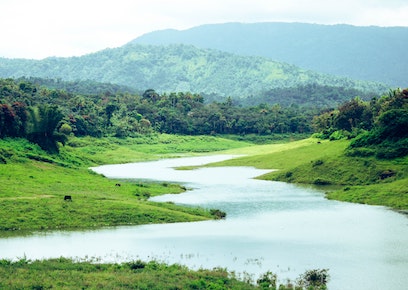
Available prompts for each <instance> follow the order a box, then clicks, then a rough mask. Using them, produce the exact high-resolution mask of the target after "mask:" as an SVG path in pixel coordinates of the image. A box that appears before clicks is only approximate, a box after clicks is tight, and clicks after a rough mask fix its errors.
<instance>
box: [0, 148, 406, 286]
mask: <svg viewBox="0 0 408 290" xmlns="http://www.w3.org/2000/svg"><path fill="white" fill-rule="evenodd" d="M226 158H231V156H224V155H214V156H206V157H186V158H176V159H164V160H160V161H154V162H143V163H131V164H122V165H107V166H100V167H96V168H93V170H94V171H96V172H98V173H102V174H104V175H105V176H107V177H111V178H135V179H150V180H160V181H171V182H181V183H183V184H184V185H185V186H186V187H187V188H189V189H191V190H189V191H187V192H185V193H182V194H178V195H163V196H159V197H156V198H153V199H152V200H154V201H160V202H161V201H172V202H175V203H178V204H184V205H188V206H202V207H206V208H218V209H221V210H223V211H225V212H227V219H225V220H219V221H205V222H195V223H175V224H164V225H144V226H128V227H117V228H107V229H101V230H96V231H81V232H51V233H38V234H35V235H33V236H28V237H12V238H3V239H0V258H8V259H15V258H21V257H24V256H25V257H27V258H28V259H41V258H50V257H60V256H65V257H74V258H78V259H92V258H97V259H98V260H100V261H103V262H122V261H126V260H134V259H143V260H150V259H155V260H159V261H163V262H167V263H180V264H184V265H187V266H189V267H191V268H194V269H197V268H200V267H204V268H213V267H226V268H228V270H230V271H235V272H236V273H244V272H245V273H248V274H250V275H253V276H254V278H257V277H258V275H259V274H261V273H265V272H266V271H268V270H270V271H272V272H274V273H276V274H278V277H279V278H280V279H281V281H285V279H286V278H290V279H295V278H297V277H298V276H299V274H301V273H303V272H304V271H305V270H308V269H316V268H327V269H329V274H330V276H331V280H330V282H329V284H328V286H329V289H406V287H407V285H408V275H407V273H408V247H407V245H408V219H407V217H406V216H404V215H401V214H398V213H396V212H393V211H391V210H388V209H386V208H383V207H374V206H366V205H358V204H350V203H342V202H337V201H330V200H327V199H325V198H324V192H322V191H319V190H317V189H313V188H310V187H302V186H296V185H292V184H287V183H281V182H270V181H262V180H255V179H252V178H253V177H255V176H259V175H261V174H263V173H266V172H267V171H266V170H258V169H254V168H250V167H216V168H200V169H196V170H174V169H173V167H177V166H184V165H185V166H187V165H200V164H205V163H209V162H214V161H219V160H223V159H226Z"/></svg>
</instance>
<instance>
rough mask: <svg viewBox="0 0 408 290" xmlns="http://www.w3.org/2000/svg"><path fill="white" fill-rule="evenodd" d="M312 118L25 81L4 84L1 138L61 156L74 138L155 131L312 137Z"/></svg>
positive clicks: (293, 110) (192, 98)
mask: <svg viewBox="0 0 408 290" xmlns="http://www.w3.org/2000/svg"><path fill="white" fill-rule="evenodd" d="M37 82H38V80H37ZM85 84H86V83H85ZM103 87H104V86H103ZM314 114H316V110H314V109H308V110H306V109H304V108H300V107H296V106H292V107H281V106H279V105H266V104H263V105H258V106H254V107H240V106H238V105H236V104H235V103H234V101H233V100H232V99H231V98H229V99H227V100H226V101H225V102H213V103H208V104H206V103H205V102H204V98H203V97H202V96H201V95H199V94H191V93H170V94H162V95H160V94H158V93H157V92H156V91H154V90H146V91H145V92H144V93H143V94H142V95H141V96H140V95H137V94H130V93H110V92H105V93H104V94H102V95H100V94H92V95H80V94H76V93H69V92H67V91H64V90H58V89H49V88H46V87H44V86H40V85H35V84H33V83H30V82H27V81H25V80H21V81H14V80H11V79H3V80H0V138H4V137H25V138H28V139H29V140H31V141H33V142H35V143H37V144H39V145H40V146H41V147H42V148H43V149H45V150H49V151H50V152H57V151H58V147H57V146H56V145H55V144H56V142H62V143H65V142H66V141H67V138H66V137H67V136H70V135H71V134H73V135H75V136H94V137H102V136H115V137H121V138H123V137H127V136H132V137H139V136H140V135H146V134H150V133H152V132H160V133H171V134H188V135H209V134H236V135H237V134H238V135H248V134H256V135H264V136H268V135H270V134H272V133H279V134H282V133H311V130H312V127H311V121H312V118H313V115H314Z"/></svg>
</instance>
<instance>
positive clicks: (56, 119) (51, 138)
mask: <svg viewBox="0 0 408 290" xmlns="http://www.w3.org/2000/svg"><path fill="white" fill-rule="evenodd" d="M29 115H30V126H29V128H28V139H29V140H30V141H31V142H34V143H36V144H38V145H39V146H40V147H41V148H42V149H43V150H46V151H48V152H50V153H58V152H59V148H58V142H61V143H63V144H65V142H66V141H67V136H66V135H64V134H61V133H58V132H57V127H58V125H59V123H60V121H61V120H62V118H63V114H62V112H61V110H60V109H59V108H58V106H50V105H41V106H39V107H38V108H30V109H29Z"/></svg>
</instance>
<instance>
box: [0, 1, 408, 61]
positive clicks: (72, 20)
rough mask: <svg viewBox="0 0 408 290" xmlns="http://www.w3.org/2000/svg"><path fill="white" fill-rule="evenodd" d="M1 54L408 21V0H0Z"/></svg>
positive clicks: (63, 52) (66, 52) (38, 54)
mask: <svg viewBox="0 0 408 290" xmlns="http://www.w3.org/2000/svg"><path fill="white" fill-rule="evenodd" d="M0 11H1V12H2V13H1V14H2V16H1V17H0V26H1V27H2V28H3V29H2V44H1V46H0V56H6V57H30V58H43V57H47V56H54V55H55V56H71V55H80V54H84V53H89V52H93V51H96V50H100V49H103V48H106V47H116V46H120V45H123V44H124V43H126V42H128V41H130V40H132V39H133V38H136V37H137V36H139V35H142V34H144V33H147V32H151V31H154V30H159V29H166V28H175V29H186V28H190V27H193V26H197V25H201V24H207V23H225V22H266V21H284V22H309V23H321V24H337V23H348V24H354V25H380V26H408V17H406V15H408V4H406V0H342V1H338V0H195V1H191V0H172V1H169V0H149V1H145V0H114V1H113V0H85V1H84V0H59V1H55V0H36V1H31V0H0Z"/></svg>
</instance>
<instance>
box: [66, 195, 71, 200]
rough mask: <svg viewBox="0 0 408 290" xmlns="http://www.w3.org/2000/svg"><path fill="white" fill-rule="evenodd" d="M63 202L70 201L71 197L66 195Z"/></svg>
mask: <svg viewBox="0 0 408 290" xmlns="http://www.w3.org/2000/svg"><path fill="white" fill-rule="evenodd" d="M64 200H65V201H72V196H70V195H66V196H64Z"/></svg>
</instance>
